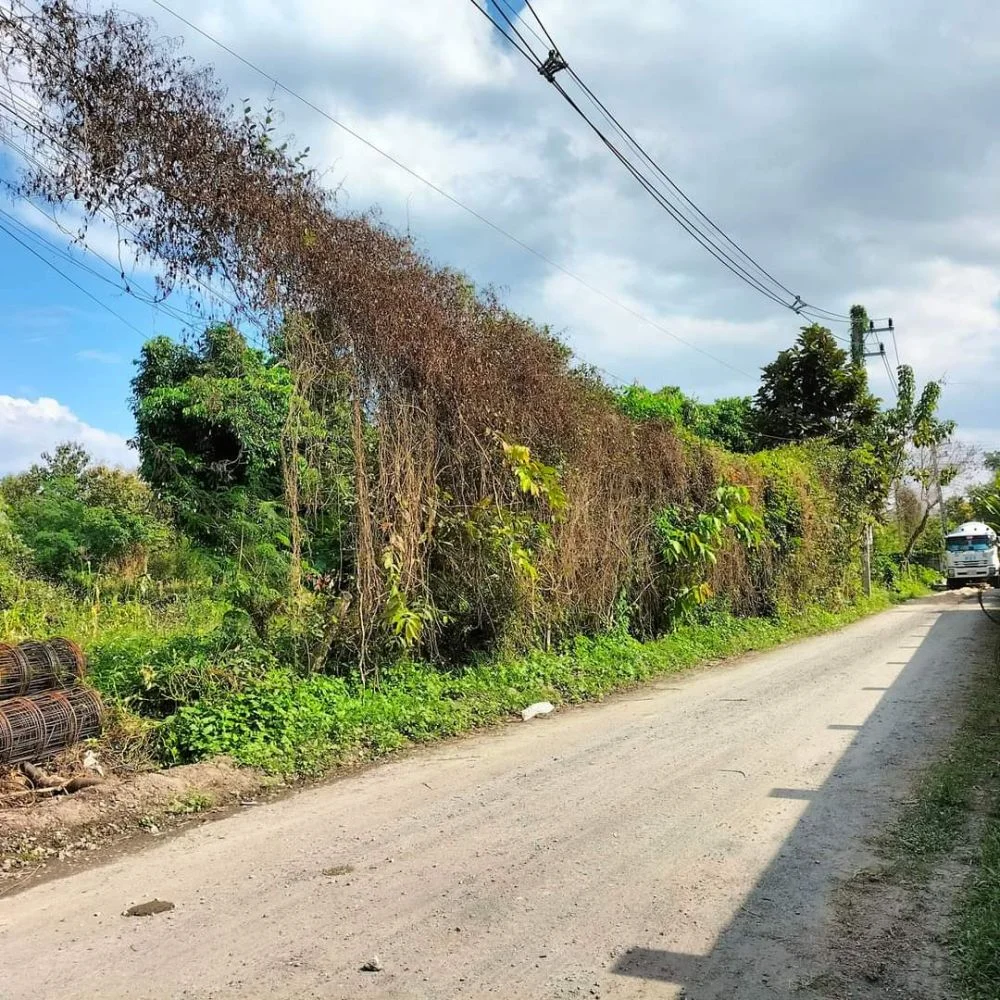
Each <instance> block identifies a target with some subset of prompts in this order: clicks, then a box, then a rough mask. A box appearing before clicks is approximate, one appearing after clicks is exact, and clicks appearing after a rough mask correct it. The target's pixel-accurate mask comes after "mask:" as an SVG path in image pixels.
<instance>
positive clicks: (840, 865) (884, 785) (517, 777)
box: [0, 594, 995, 1000]
mask: <svg viewBox="0 0 1000 1000" xmlns="http://www.w3.org/2000/svg"><path fill="white" fill-rule="evenodd" d="M993 628H994V626H992V625H990V623H988V622H987V621H986V619H985V618H984V616H983V615H982V614H981V613H980V611H979V608H978V606H977V605H976V603H975V600H974V599H970V598H969V597H968V596H967V594H942V595H938V596H936V597H933V598H928V599H926V600H922V601H916V602H912V603H909V604H906V605H903V606H901V607H898V608H895V609H893V610H890V611H887V612H885V613H884V614H881V615H878V616H875V617H872V618H869V619H867V620H865V621H862V622H859V623H857V624H855V625H853V626H851V627H849V628H847V629H844V630H843V631H840V632H837V633H834V634H830V635H827V636H822V637H819V638H815V639H810V640H806V641H804V642H800V643H797V644H794V645H791V646H787V647H784V648H782V649H779V650H776V651H773V652H770V653H766V654H761V655H755V656H750V657H746V658H743V659H741V660H739V661H737V662H735V663H733V664H729V665H725V666H720V667H716V668H713V669H709V670H704V671H701V672H699V673H697V674H693V675H689V676H687V677H685V678H683V679H671V680H669V681H664V682H662V683H661V684H656V685H651V686H648V687H645V688H642V689H640V690H637V691H635V692H632V693H630V694H628V695H626V696H623V697H621V698H617V699H613V700H611V701H609V702H607V703H605V704H603V705H597V706H589V707H585V708H580V709H575V710H569V711H564V712H560V713H558V714H556V715H554V716H551V717H549V718H547V719H546V718H543V719H535V720H533V721H532V722H529V723H523V724H518V725H516V726H511V727H508V728H505V729H503V730H500V731H497V732H491V733H489V734H486V735H483V736H476V737H472V738H470V739H467V740H461V741H455V742H451V743H449V744H447V745H441V746H438V747H435V748H432V749H429V750H421V751H418V752H415V753H413V754H410V755H408V756H406V757H404V758H401V759H397V760H395V761H391V762H389V763H386V764H384V765H382V766H380V767H375V768H372V769H371V770H368V771H366V772H363V773H360V774H357V775H354V776H351V777H347V778H345V779H343V780H338V781H333V782H330V783H328V784H324V785H321V786H317V787H313V788H311V789H308V790H305V791H301V792H299V793H297V794H294V795H291V796H287V797H285V798H283V799H281V800H278V801H274V802H271V803H269V804H264V805H259V806H254V807H249V808H246V809H244V810H242V811H240V812H239V813H236V814H234V815H231V816H229V817H228V818H225V819H221V820H219V821H217V822H208V823H204V824H203V825H200V826H196V827H192V828H190V829H189V830H187V831H186V832H184V833H183V834H181V835H179V836H174V837H165V838H164V839H163V840H162V841H160V842H155V843H154V844H153V846H151V847H149V848H147V849H145V850H142V851H139V852H137V853H132V854H130V855H127V856H123V857H118V858H116V859H113V860H111V861H109V862H107V863H105V864H103V865H100V866H96V867H93V868H90V869H87V870H82V871H78V872H75V873H73V874H71V875H68V876H67V877H64V878H59V879H55V880H52V881H48V882H44V883H40V884H37V885H35V886H33V887H31V888H29V889H27V890H26V891H23V892H21V893H18V894H16V895H12V896H8V897H6V898H3V899H0V997H2V998H4V1000H8V998H11V1000H15V998H16V1000H20V998H28V997H30V998H35V997H38V998H46V1000H59V998H69V997H74V998H85V1000H96V998H99V1000H111V998H114V1000H117V998H129V1000H139V998H156V1000H162V998H179V997H186V998H203V997H204V998H208V997H213V998H216V997H225V998H265V997H266V998H268V1000H282V998H288V1000H291V998H295V1000H304V998H322V1000H340V998H344V1000H356V998H366V997H371V998H379V1000H388V998H393V1000H395V998H399V1000H402V998H431V1000H437V998H442V1000H444V998H448V1000H451V998H458V997H487V996H490V997H501V998H541V1000H545V998H563V997H565V998H570V997H583V998H588V997H605V998H619V997H628V998H632V997H656V998H660V997H682V996H683V997H688V998H692V1000H701V998H712V1000H716V998H718V1000H722V998H726V1000H729V998H733V997H738V998H741V1000H758V998H760V1000H763V998H786V997H789V998H790V997H793V996H795V995H801V994H796V989H797V987H801V985H802V984H804V983H806V982H808V981H809V980H810V979H811V978H812V977H814V976H816V975H818V974H819V973H821V972H823V971H824V970H825V968H826V966H825V962H826V961H827V959H828V952H827V951H826V949H825V946H824V934H825V932H826V929H827V927H828V917H829V904H830V895H831V891H832V889H833V888H834V886H835V884H836V881H837V880H838V879H839V878H842V877H844V876H849V875H850V874H851V873H852V872H853V871H855V870H856V869H857V868H858V867H860V866H861V865H862V864H864V863H865V862H866V859H868V857H869V854H868V848H867V847H866V837H870V836H871V835H872V834H873V833H874V832H876V831H877V830H878V829H879V828H880V827H881V826H882V825H883V824H884V823H885V822H887V821H889V820H890V819H891V817H892V816H893V814H894V812H895V810H896V809H897V808H898V804H899V801H900V800H901V799H902V798H904V797H905V795H906V794H907V788H908V787H909V784H910V782H911V780H912V778H913V775H914V772H915V770H916V769H918V768H919V767H920V766H921V765H922V764H923V763H925V762H926V761H928V760H929V759H930V757H931V756H932V755H933V753H934V752H935V750H936V749H939V748H940V746H941V745H942V743H943V741H944V740H946V739H947V737H948V736H949V734H950V733H951V731H952V730H953V728H954V726H955V725H956V723H957V721H958V719H959V717H960V711H959V708H960V705H961V704H962V700H963V696H964V694H965V693H966V692H967V691H968V688H969V683H970V679H971V678H972V676H973V674H974V671H975V670H976V668H977V665H979V664H981V663H982V662H983V658H984V657H985V656H986V655H987V650H988V648H989V646H990V644H991V642H993V641H995V640H994V635H993V634H991V632H990V630H991V629H993ZM153 899H159V900H166V901H169V902H172V903H173V904H174V908H173V909H170V910H165V911H164V912H159V913H154V914H152V915H149V916H143V917H128V916H123V911H125V910H126V909H127V908H129V907H131V906H133V905H134V904H139V903H143V902H146V901H149V900H153ZM376 956H377V961H373V960H375V958H376ZM366 964H374V965H375V966H377V967H380V971H362V967H363V966H365V965H366ZM806 995H808V994H806Z"/></svg>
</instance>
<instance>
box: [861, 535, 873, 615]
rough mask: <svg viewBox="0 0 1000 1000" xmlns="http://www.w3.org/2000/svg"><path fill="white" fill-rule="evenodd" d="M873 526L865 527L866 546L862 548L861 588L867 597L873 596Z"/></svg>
mask: <svg viewBox="0 0 1000 1000" xmlns="http://www.w3.org/2000/svg"><path fill="white" fill-rule="evenodd" d="M872 541H873V538H872V526H871V525H870V524H866V525H865V538H864V545H862V547H861V586H862V588H863V589H864V592H865V597H871V596H872Z"/></svg>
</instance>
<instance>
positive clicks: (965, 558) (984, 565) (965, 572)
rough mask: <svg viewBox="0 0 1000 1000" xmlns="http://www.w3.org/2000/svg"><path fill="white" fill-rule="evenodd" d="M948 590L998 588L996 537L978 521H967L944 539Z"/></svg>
mask: <svg viewBox="0 0 1000 1000" xmlns="http://www.w3.org/2000/svg"><path fill="white" fill-rule="evenodd" d="M944 549H945V553H944V559H945V572H946V574H947V577H948V589H949V590H955V589H957V588H958V587H965V586H967V585H968V584H975V583H988V584H992V585H993V586H994V587H997V586H1000V553H998V549H997V533H996V532H995V531H994V530H993V529H992V528H991V527H990V526H989V525H987V524H983V523H982V522H981V521H966V523H965V524H960V525H959V526H958V527H957V528H956V529H955V530H954V531H951V532H949V533H948V534H947V535H946V536H945V539H944Z"/></svg>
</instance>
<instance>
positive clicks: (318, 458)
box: [132, 325, 351, 634]
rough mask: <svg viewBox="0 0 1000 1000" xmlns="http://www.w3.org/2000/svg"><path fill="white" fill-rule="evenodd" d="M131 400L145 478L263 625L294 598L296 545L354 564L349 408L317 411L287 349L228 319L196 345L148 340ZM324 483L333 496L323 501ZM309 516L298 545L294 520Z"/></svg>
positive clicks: (318, 560) (341, 566)
mask: <svg viewBox="0 0 1000 1000" xmlns="http://www.w3.org/2000/svg"><path fill="white" fill-rule="evenodd" d="M132 410H133V413H134V414H135V421H136V443H137V445H138V449H139V456H140V470H141V472H142V475H143V477H144V478H145V479H146V480H147V481H148V482H149V483H150V485H151V486H152V487H153V488H154V489H155V490H156V491H157V493H158V495H159V496H160V497H162V498H163V500H164V501H165V502H166V503H167V504H168V505H169V507H170V509H171V510H172V511H173V513H174V517H175V518H176V520H177V523H178V525H179V526H180V527H181V528H182V529H183V530H184V532H185V533H186V534H188V535H189V536H190V537H191V538H193V539H195V540H196V541H197V542H199V543H200V544H201V545H204V546H206V547H208V548H209V549H210V550H211V551H212V552H213V553H214V554H215V555H216V556H218V557H220V558H221V559H222V560H223V561H224V565H225V566H226V567H227V569H226V572H225V582H226V586H227V592H228V594H229V597H230V598H231V599H232V600H233V602H234V603H235V604H236V605H237V606H239V607H242V608H243V609H244V610H245V611H246V612H247V613H248V614H249V616H250V618H251V620H252V621H253V623H254V625H255V627H256V628H257V630H258V631H259V632H260V633H261V634H264V633H266V631H267V629H268V626H269V623H270V621H271V619H272V617H273V616H274V614H275V613H276V611H277V610H278V609H279V608H280V607H281V606H282V605H283V603H284V602H285V601H286V600H287V598H288V597H289V596H290V587H291V581H292V577H293V575H294V574H293V565H294V559H295V557H296V556H297V555H299V556H301V557H302V559H303V560H305V561H306V564H307V565H306V568H307V569H309V568H317V569H318V570H319V571H326V570H328V569H329V568H331V567H334V566H335V567H337V568H338V570H339V571H340V572H341V573H344V572H349V568H348V564H349V562H350V558H349V553H348V552H347V551H346V550H347V549H349V547H350V545H351V532H350V530H349V527H348V526H347V524H346V519H347V517H348V507H349V493H350V488H349V478H348V476H347V475H346V473H345V469H349V468H350V465H349V458H348V456H349V445H348V441H349V438H348V435H347V432H346V429H345V426H346V411H344V410H340V411H338V410H337V409H336V407H331V408H330V409H329V411H328V412H327V413H325V414H324V415H323V416H321V415H320V414H318V413H317V412H316V411H315V410H314V409H313V408H312V407H310V405H309V404H308V403H307V401H306V400H305V399H304V398H303V397H302V396H301V395H300V394H299V393H298V392H297V391H296V387H295V379H294V377H293V375H292V373H291V372H290V371H289V369H288V368H287V367H286V366H285V365H283V364H281V363H280V362H279V361H278V359H276V358H274V357H273V356H271V355H269V354H267V353H266V352H264V351H260V350H256V349H254V348H252V347H250V346H249V345H248V344H247V342H246V340H245V339H244V337H243V336H242V334H240V332H239V331H238V330H236V329H234V328H233V327H231V326H227V325H217V326H213V327H209V328H208V329H207V330H206V331H205V332H204V334H203V335H202V336H201V338H200V339H199V340H198V341H197V342H196V343H195V344H194V345H192V346H188V345H184V344H178V343H176V342H175V341H172V340H170V339H168V338H166V337H159V338H156V339H155V340H151V341H149V342H148V343H147V344H146V345H145V346H144V347H143V349H142V355H141V357H140V360H139V363H138V370H137V373H136V376H135V378H134V380H133V382H132ZM338 420H339V423H338ZM306 456H308V457H306ZM290 472H294V474H295V475H294V480H295V483H296V489H295V490H294V500H293V501H290V500H289V496H290V495H291V494H290V493H289V491H288V489H287V487H288V485H289V473H290ZM324 491H325V495H326V496H328V497H329V496H331V495H332V497H333V501H334V502H330V503H324V502H320V500H319V499H318V498H319V495H320V494H321V493H324ZM290 502H291V503H292V506H290ZM306 517H308V528H309V530H308V533H307V535H306V537H305V539H304V542H303V544H302V545H301V548H300V549H299V551H298V552H297V551H296V548H297V547H296V544H295V542H294V540H293V536H294V535H295V532H294V531H293V522H294V523H301V520H299V519H304V518H306Z"/></svg>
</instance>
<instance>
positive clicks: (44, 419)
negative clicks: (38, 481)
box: [0, 395, 135, 474]
mask: <svg viewBox="0 0 1000 1000" xmlns="http://www.w3.org/2000/svg"><path fill="white" fill-rule="evenodd" d="M63 441H77V442H79V443H80V444H82V445H83V446H84V448H86V449H87V451H89V452H90V454H91V455H92V456H93V458H94V459H95V461H98V462H104V463H106V464H108V465H120V466H125V467H134V466H135V452H134V451H132V449H131V448H129V446H128V442H127V440H126V439H125V438H124V437H122V436H121V435H120V434H113V433H111V432H110V431H103V430H101V429H100V428H99V427H92V426H91V425H90V424H88V423H85V422H84V421H82V420H81V419H80V418H79V417H78V416H77V415H76V414H75V413H74V412H73V411H72V410H71V409H70V408H69V407H68V406H64V405H63V404H62V403H60V402H59V401H58V400H55V399H50V398H49V397H47V396H42V397H40V398H39V399H35V400H31V399H24V398H21V397H18V396H2V395H0V474H6V473H8V472H20V471H21V470H23V469H26V468H28V466H30V465H31V463H32V462H35V461H37V460H38V456H39V455H41V453H42V452H43V451H51V450H52V449H53V448H54V447H55V446H56V445H57V444H60V443H61V442H63Z"/></svg>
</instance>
